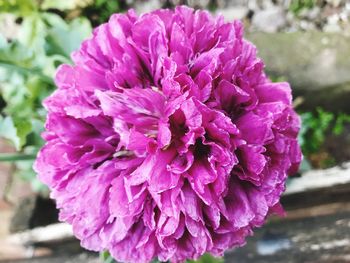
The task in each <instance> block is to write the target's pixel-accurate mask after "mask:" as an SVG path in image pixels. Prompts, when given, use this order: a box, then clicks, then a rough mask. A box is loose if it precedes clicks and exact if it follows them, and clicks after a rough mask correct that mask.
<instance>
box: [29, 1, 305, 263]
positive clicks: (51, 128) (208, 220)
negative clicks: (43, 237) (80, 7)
mask: <svg viewBox="0 0 350 263" xmlns="http://www.w3.org/2000/svg"><path fill="white" fill-rule="evenodd" d="M242 34H243V29H242V25H241V23H240V22H238V21H236V22H233V23H225V22H224V20H223V17H221V16H219V17H212V16H211V15H210V14H209V13H208V12H206V11H194V10H193V9H190V8H187V7H177V8H176V9H175V10H157V11H154V12H151V13H148V14H143V15H141V16H137V15H136V14H135V13H134V12H133V11H129V12H128V13H127V14H115V15H113V16H112V17H111V18H110V20H109V22H108V23H106V24H103V25H101V26H99V27H97V28H96V29H95V31H94V33H93V36H92V38H91V39H89V40H86V41H85V42H83V44H82V45H81V47H80V49H79V50H78V51H76V52H75V53H73V54H72V58H73V61H74V65H73V66H70V65H62V66H61V67H60V68H59V69H58V72H57V75H56V79H55V81H56V84H57V86H58V89H57V90H56V91H55V92H54V93H53V94H52V95H51V96H50V97H48V98H47V99H46V101H45V103H44V105H45V107H46V109H47V110H48V116H47V122H46V132H45V133H44V134H43V137H44V139H45V140H46V145H45V146H44V147H43V148H42V149H41V151H40V153H39V155H38V158H37V161H36V163H35V170H36V171H37V172H38V174H39V177H40V179H41V180H42V181H43V182H44V183H46V184H47V185H48V186H49V187H50V189H51V191H52V197H53V198H54V199H56V201H57V206H58V208H59V209H60V220H62V221H66V222H68V223H70V224H72V226H73V230H74V234H75V235H76V236H77V237H78V238H79V239H80V240H81V244H82V246H83V247H85V248H87V249H91V250H95V251H102V250H109V251H110V253H111V254H112V256H113V257H114V258H115V259H117V260H118V261H123V262H137V263H140V262H149V261H151V260H152V259H153V258H156V257H158V258H159V260H162V261H166V260H170V261H172V262H181V261H184V260H185V259H197V258H199V257H200V256H201V255H203V254H204V253H206V252H208V253H211V254H213V255H215V256H221V255H222V254H223V253H224V251H225V250H227V249H229V248H233V247H236V246H241V245H243V244H244V242H245V238H246V237H247V236H248V235H250V234H252V229H253V228H254V227H257V226H261V225H262V224H263V223H264V220H265V219H266V217H267V215H268V214H269V213H271V212H281V208H280V205H279V199H280V195H281V193H282V192H283V190H284V189H285V181H286V178H287V175H288V173H291V172H293V171H296V169H297V167H298V165H299V163H300V159H301V153H300V148H299V146H298V143H297V140H296V137H297V133H298V131H299V127H300V121H299V118H298V116H297V115H296V113H295V112H294V110H293V109H292V105H291V101H292V97H291V90H290V87H289V85H288V84H287V83H272V82H271V81H270V80H269V79H268V78H267V77H266V75H265V74H264V72H263V67H264V65H263V63H262V61H261V60H260V59H258V58H257V57H256V49H255V47H254V46H253V45H252V44H251V43H249V42H248V41H246V40H244V39H243V38H242Z"/></svg>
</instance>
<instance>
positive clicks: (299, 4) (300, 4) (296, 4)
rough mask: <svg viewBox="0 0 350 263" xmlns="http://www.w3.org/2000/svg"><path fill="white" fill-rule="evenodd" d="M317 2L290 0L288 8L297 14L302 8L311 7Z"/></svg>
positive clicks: (312, 0)
mask: <svg viewBox="0 0 350 263" xmlns="http://www.w3.org/2000/svg"><path fill="white" fill-rule="evenodd" d="M316 3H317V0H291V2H290V5H289V10H290V11H292V12H293V13H294V14H296V15H298V14H299V13H300V12H301V11H302V10H304V9H311V8H313V7H314V6H315V5H316Z"/></svg>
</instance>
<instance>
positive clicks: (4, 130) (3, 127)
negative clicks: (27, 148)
mask: <svg viewBox="0 0 350 263" xmlns="http://www.w3.org/2000/svg"><path fill="white" fill-rule="evenodd" d="M31 128H32V126H31V123H30V120H25V119H13V118H12V117H10V116H7V117H5V118H3V117H1V116H0V136H1V137H3V138H5V139H8V140H10V141H11V142H12V143H13V144H14V146H15V147H16V149H17V150H20V149H21V148H22V146H23V145H24V144H25V142H26V137H27V135H28V134H29V133H30V131H31Z"/></svg>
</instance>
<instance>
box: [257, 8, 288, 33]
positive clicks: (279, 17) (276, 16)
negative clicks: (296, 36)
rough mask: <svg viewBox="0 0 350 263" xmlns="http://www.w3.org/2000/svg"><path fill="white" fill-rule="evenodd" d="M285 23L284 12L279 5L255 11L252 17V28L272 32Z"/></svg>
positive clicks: (282, 26)
mask: <svg viewBox="0 0 350 263" xmlns="http://www.w3.org/2000/svg"><path fill="white" fill-rule="evenodd" d="M286 24H287V20H286V14H285V12H284V10H283V9H282V8H281V7H278V6H275V7H270V8H267V9H264V10H260V11H257V12H256V14H254V16H253V19H252V26H253V29H255V30H258V31H262V32H269V33H274V32H277V31H278V30H280V29H282V28H284V27H285V26H286Z"/></svg>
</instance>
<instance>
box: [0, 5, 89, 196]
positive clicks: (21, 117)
mask: <svg viewBox="0 0 350 263" xmlns="http://www.w3.org/2000/svg"><path fill="white" fill-rule="evenodd" d="M67 2H70V3H72V2H77V1H53V0H50V1H48V0H46V1H41V5H39V4H38V1H34V0H10V1H9V0H7V1H6V0H5V1H4V0H0V10H1V12H0V23H5V21H6V22H7V23H9V22H8V21H10V26H12V28H11V27H10V28H9V30H12V31H13V34H10V37H8V36H7V37H5V36H4V35H1V33H0V96H1V102H2V103H1V108H0V110H1V115H0V136H1V137H3V138H6V139H8V140H10V141H11V142H12V143H13V145H14V146H15V148H16V150H17V151H18V153H19V156H21V155H23V157H25V156H35V153H36V152H37V151H38V149H39V148H40V147H41V146H42V144H43V141H42V139H41V137H40V134H41V132H42V131H43V125H44V118H45V110H44V109H43V107H42V101H43V99H44V98H46V97H47V96H48V95H49V94H50V93H51V92H52V91H53V90H54V81H53V77H54V73H55V71H56V68H57V67H58V65H60V64H62V63H71V60H70V53H71V52H72V51H73V50H75V49H77V48H78V47H79V45H80V43H81V42H82V40H83V39H85V38H87V37H88V36H89V35H90V34H91V24H90V22H89V20H88V19H86V18H84V17H77V18H74V19H71V20H64V19H63V18H62V17H61V16H59V15H57V14H56V13H53V12H47V11H45V9H46V8H60V9H61V8H62V9H66V8H71V7H68V6H63V5H62V3H67ZM55 3H56V4H57V5H55ZM58 4H60V5H58ZM11 22H12V24H11ZM18 23H20V25H19V24H18ZM1 157H2V158H3V159H5V160H6V158H7V157H6V156H0V159H1ZM17 159H20V158H19V157H18V156H14V160H17ZM23 159H27V158H23ZM16 166H17V168H18V169H17V172H18V175H19V176H21V177H22V178H24V179H27V180H29V181H30V182H31V183H32V185H33V188H34V189H35V190H38V191H40V190H41V189H42V185H41V184H40V183H39V182H38V181H37V179H36V176H35V174H34V172H33V170H32V168H31V167H32V160H31V161H30V160H26V161H17V162H16Z"/></svg>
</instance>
